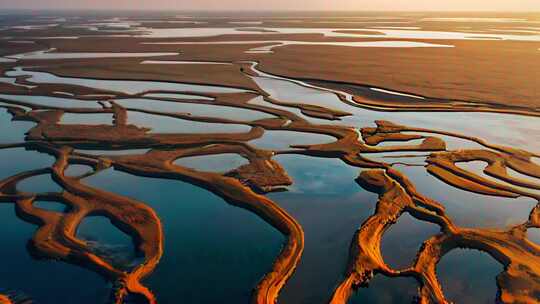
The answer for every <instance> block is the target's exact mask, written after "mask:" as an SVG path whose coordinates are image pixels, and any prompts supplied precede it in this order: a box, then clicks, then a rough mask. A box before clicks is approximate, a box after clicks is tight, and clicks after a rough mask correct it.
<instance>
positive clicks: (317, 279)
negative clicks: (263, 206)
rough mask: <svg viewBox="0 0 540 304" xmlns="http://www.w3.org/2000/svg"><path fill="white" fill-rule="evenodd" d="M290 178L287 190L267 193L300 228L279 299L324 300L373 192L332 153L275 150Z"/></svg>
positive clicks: (297, 302)
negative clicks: (299, 248)
mask: <svg viewBox="0 0 540 304" xmlns="http://www.w3.org/2000/svg"><path fill="white" fill-rule="evenodd" d="M274 160H276V161H277V162H279V163H280V164H282V165H283V166H284V167H285V169H286V170H287V173H288V174H289V175H290V176H291V177H292V179H293V185H292V186H291V187H290V191H289V192H280V193H272V194H269V195H268V196H269V197H270V198H271V199H272V200H274V201H275V202H276V203H278V204H279V205H280V206H282V207H283V208H285V210H286V211H287V212H288V213H289V214H291V215H292V216H293V217H294V218H295V219H296V220H297V221H298V222H299V223H300V224H301V225H302V228H303V229H304V234H305V248H304V253H303V256H302V260H301V261H300V263H299V264H298V268H297V269H296V272H295V273H294V274H293V276H292V277H291V279H290V280H289V281H288V282H287V284H286V285H285V287H284V289H283V290H282V292H281V293H280V297H279V302H280V303H282V304H303V303H306V304H307V303H325V302H326V301H327V300H328V299H329V298H330V296H331V295H332V292H333V290H334V288H335V287H336V286H337V285H338V284H339V283H340V281H341V279H342V278H343V276H344V274H345V271H346V267H347V262H348V257H349V246H350V243H351V241H352V239H353V236H354V233H355V232H356V230H357V229H358V228H359V227H360V225H361V224H362V223H363V222H364V221H365V220H366V219H367V218H368V217H369V216H370V215H372V214H373V213H374V211H375V203H376V201H377V195H376V194H373V193H371V192H367V191H366V190H364V189H362V188H361V187H360V186H359V185H357V184H356V183H355V181H354V179H355V178H356V177H357V176H358V174H359V173H360V170H359V169H358V168H354V167H350V166H348V165H346V164H345V163H343V162H342V161H341V160H338V159H327V158H314V157H308V156H300V155H278V156H276V157H274Z"/></svg>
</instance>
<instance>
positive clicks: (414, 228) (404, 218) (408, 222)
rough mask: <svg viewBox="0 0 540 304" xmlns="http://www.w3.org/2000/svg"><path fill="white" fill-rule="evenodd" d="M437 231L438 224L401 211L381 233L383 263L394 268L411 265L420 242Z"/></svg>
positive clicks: (438, 229)
mask: <svg viewBox="0 0 540 304" xmlns="http://www.w3.org/2000/svg"><path fill="white" fill-rule="evenodd" d="M439 231H440V228H439V226H437V225H435V224H432V223H429V222H424V221H420V220H417V219H415V218H414V217H412V216H411V215H409V214H408V213H403V214H402V215H401V216H400V217H399V219H398V221H397V222H396V223H395V224H394V225H392V226H390V228H388V230H387V231H386V232H385V233H384V235H383V238H382V242H381V252H382V255H383V258H384V261H385V263H386V264H387V265H388V266H390V267H392V268H394V269H396V270H398V269H403V268H406V267H409V266H412V265H413V262H414V259H415V257H416V254H417V252H418V250H419V249H420V247H421V246H422V243H423V242H424V241H425V240H427V239H429V238H430V237H431V236H433V235H435V234H437V233H438V232H439Z"/></svg>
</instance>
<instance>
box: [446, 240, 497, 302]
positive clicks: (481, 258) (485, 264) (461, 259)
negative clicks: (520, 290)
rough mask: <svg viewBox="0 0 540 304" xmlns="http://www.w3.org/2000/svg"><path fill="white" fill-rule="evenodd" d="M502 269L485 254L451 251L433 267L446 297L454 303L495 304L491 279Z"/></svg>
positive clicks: (494, 289)
mask: <svg viewBox="0 0 540 304" xmlns="http://www.w3.org/2000/svg"><path fill="white" fill-rule="evenodd" d="M502 271H503V266H502V265H501V264H499V263H498V262H497V261H496V260H495V259H494V258H492V257H491V256H489V255H488V254H487V253H483V252H480V251H477V250H464V249H454V250H452V251H450V252H449V253H447V254H446V255H445V256H443V258H442V259H441V261H440V262H439V264H437V277H438V278H439V282H440V283H441V285H442V288H443V292H444V295H445V296H446V298H447V299H448V300H449V301H451V302H455V303H464V304H469V303H470V304H473V303H475V304H476V303H486V304H487V303H495V297H496V295H497V285H496V280H495V277H496V276H497V275H498V274H499V273H501V272H502Z"/></svg>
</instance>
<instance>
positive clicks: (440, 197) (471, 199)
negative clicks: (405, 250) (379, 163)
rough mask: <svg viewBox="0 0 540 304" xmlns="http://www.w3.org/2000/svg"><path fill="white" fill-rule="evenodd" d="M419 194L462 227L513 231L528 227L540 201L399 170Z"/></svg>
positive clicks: (416, 170)
mask: <svg viewBox="0 0 540 304" xmlns="http://www.w3.org/2000/svg"><path fill="white" fill-rule="evenodd" d="M395 168H396V169H398V170H399V171H400V172H402V173H404V174H405V175H406V176H407V177H408V178H409V179H410V180H411V181H412V182H413V183H414V185H415V187H416V188H417V190H418V191H419V192H420V193H422V194H424V195H426V196H428V197H430V198H433V199H435V200H437V201H439V202H440V203H442V204H443V205H444V206H445V208H446V213H447V214H448V216H449V217H450V218H451V219H452V221H453V222H454V223H455V224H456V225H458V226H462V227H474V228H476V227H491V228H493V227H498V228H503V227H509V226H511V225H516V224H520V223H524V222H526V221H527V219H528V218H529V212H530V211H531V210H532V208H533V207H534V206H535V205H536V201H534V200H533V199H529V198H517V199H512V198H502V197H495V196H488V195H482V194H476V193H473V192H468V191H465V190H461V189H458V188H455V187H452V186H450V185H448V184H446V183H444V182H442V181H441V180H439V179H437V178H435V177H434V176H432V175H430V174H429V173H427V171H426V169H425V168H424V167H406V166H395Z"/></svg>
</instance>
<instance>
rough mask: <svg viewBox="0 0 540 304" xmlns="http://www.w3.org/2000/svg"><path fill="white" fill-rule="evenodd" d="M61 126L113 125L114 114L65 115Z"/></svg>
mask: <svg viewBox="0 0 540 304" xmlns="http://www.w3.org/2000/svg"><path fill="white" fill-rule="evenodd" d="M60 124H63V125H73V124H79V125H112V124H113V114H109V113H99V114H97V113H95V114H80V113H64V114H63V115H62V119H61V120H60Z"/></svg>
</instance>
